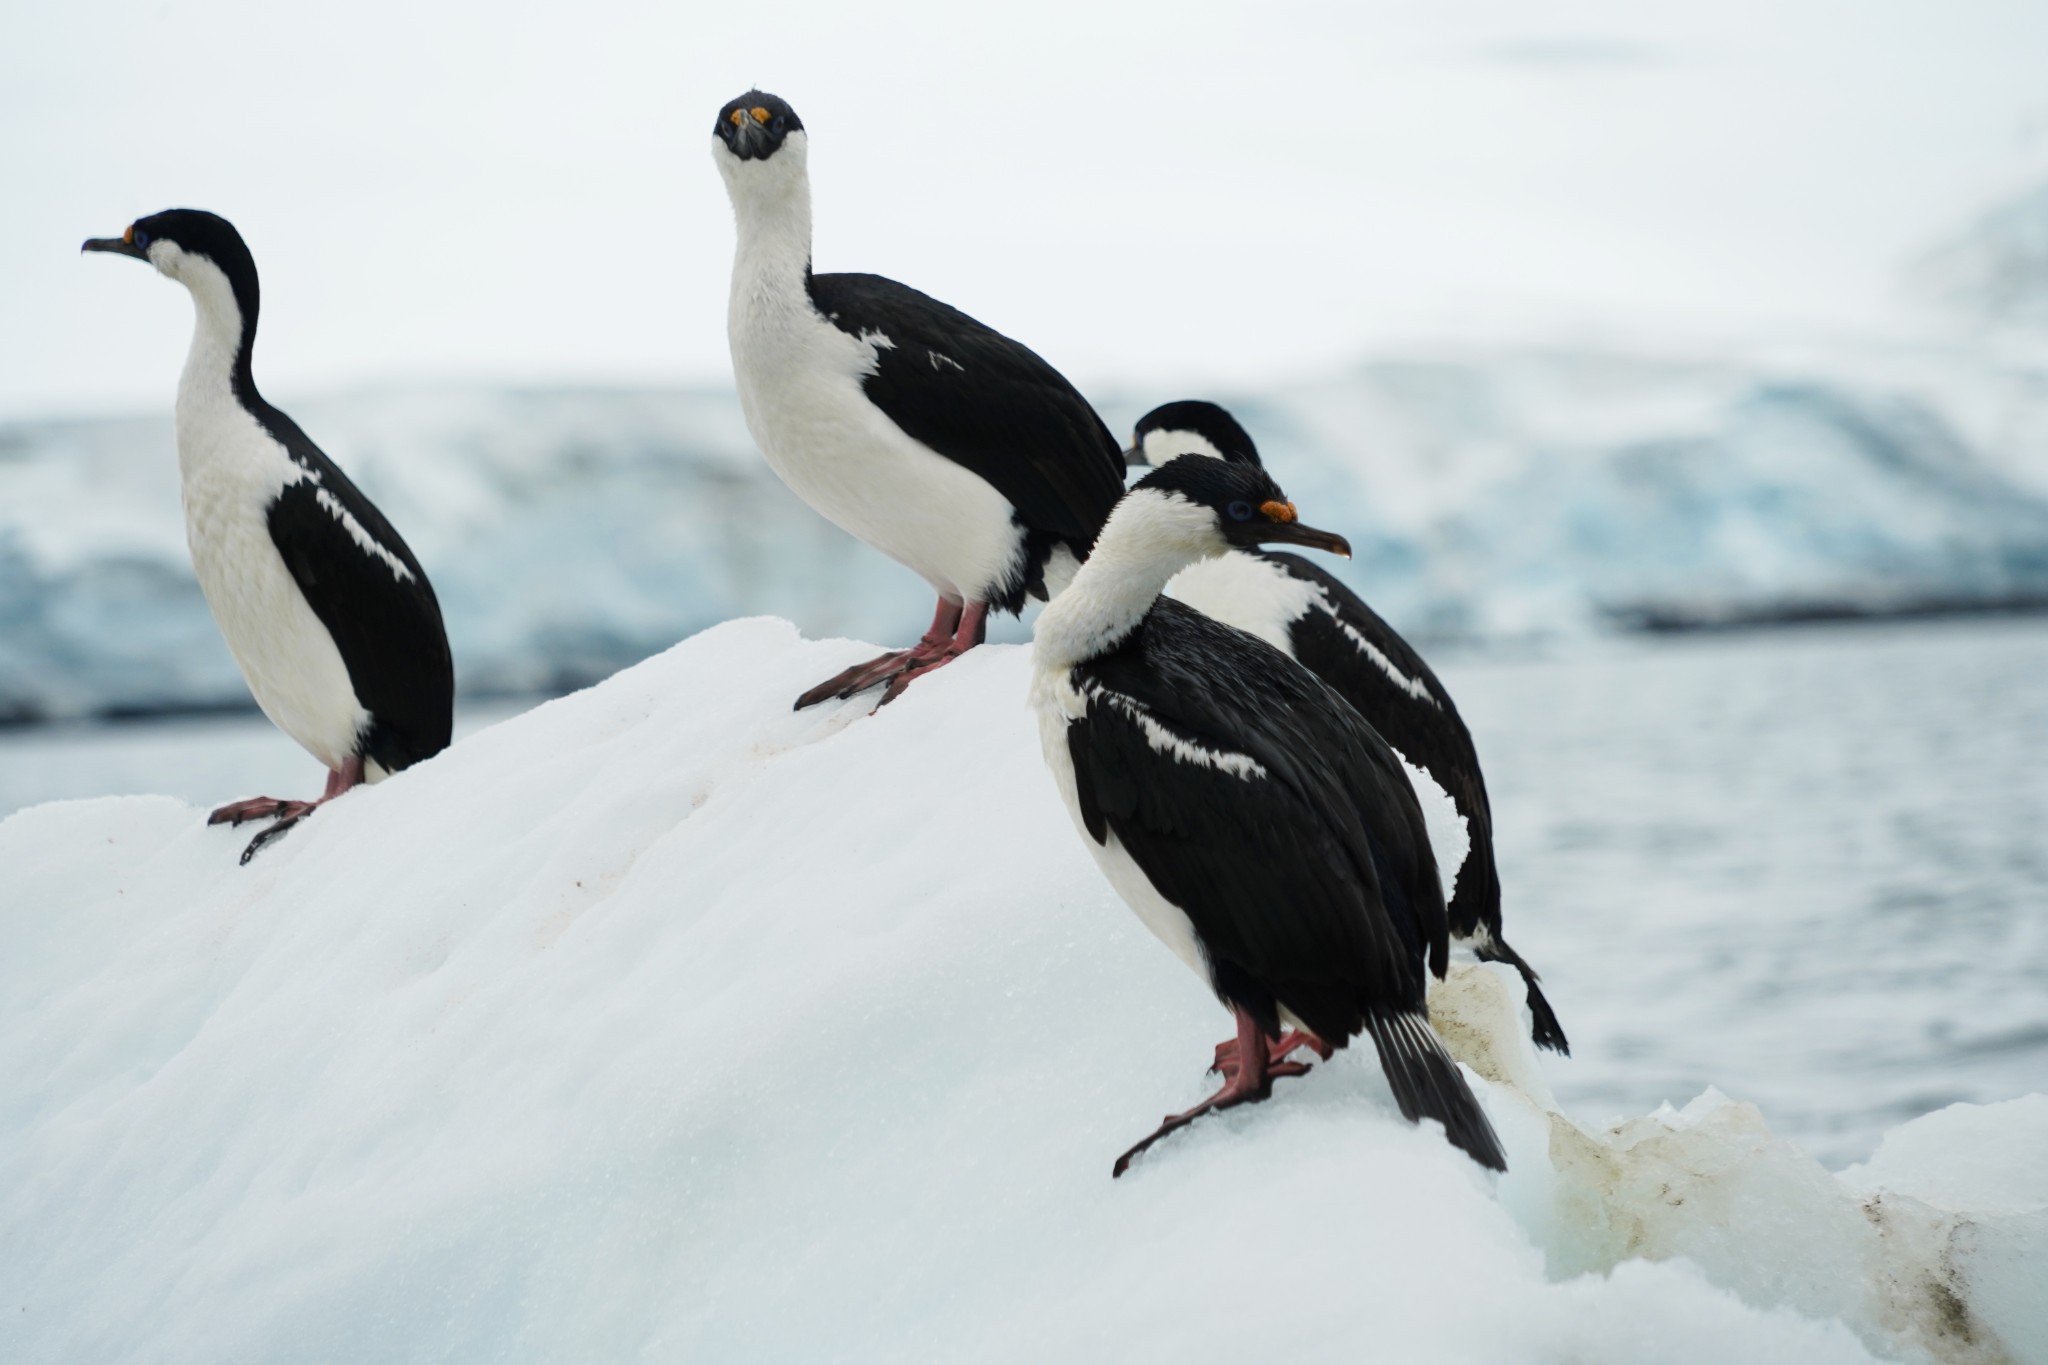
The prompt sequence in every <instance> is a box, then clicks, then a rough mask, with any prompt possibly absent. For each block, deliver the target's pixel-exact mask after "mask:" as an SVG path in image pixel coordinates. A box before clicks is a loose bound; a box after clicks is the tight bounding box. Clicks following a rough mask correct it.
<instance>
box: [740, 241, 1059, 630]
mask: <svg viewBox="0 0 2048 1365" xmlns="http://www.w3.org/2000/svg"><path fill="white" fill-rule="evenodd" d="M747 273H748V272H747V265H746V262H745V260H744V259H742V261H741V262H740V264H739V265H738V266H736V267H735V270H734V275H733V293H732V305H731V311H730V314H729V316H728V328H727V330H728V333H729V339H730V341H731V344H732V358H733V375H734V378H735V379H736V380H737V382H738V386H739V394H740V407H741V409H742V410H743V411H744V412H745V414H746V419H747V430H748V431H749V432H751V433H752V434H753V437H754V440H755V442H756V443H757V444H758V445H759V446H760V447H761V452H762V454H764V455H766V456H767V458H768V464H769V467H770V468H772V469H773V470H774V471H775V473H776V475H777V476H778V477H780V478H781V479H782V481H783V482H784V483H786V484H788V485H789V487H790V488H791V490H793V491H794V492H795V493H796V495H797V496H798V497H800V498H802V499H803V500H804V501H805V502H807V503H809V504H810V505H811V506H812V507H813V508H815V509H816V510H817V511H818V512H819V513H820V514H821V515H823V516H824V517H826V518H827V519H828V520H830V521H831V522H832V523H833V524H835V525H837V526H838V527H840V529H842V530H844V531H847V532H848V533H850V534H852V535H854V536H857V537H859V538H860V539H861V540H864V541H866V542H867V543H868V544H870V545H872V546H874V547H875V548H876V549H878V550H880V551H881V552H882V553H883V554H886V555H888V556H889V557H890V558H892V559H894V560H896V561H897V562H899V563H901V564H904V565H906V566H907V567H909V568H911V569H912V570H914V571H916V572H917V573H918V574H920V575H922V576H923V577H924V579H925V580H926V581H927V582H929V583H930V584H931V585H932V587H933V588H934V589H936V590H937V591H938V592H939V593H940V594H941V595H943V596H946V597H948V598H952V599H955V600H967V599H979V598H982V597H985V596H987V595H988V594H989V593H990V592H991V591H992V590H993V589H994V588H995V587H996V586H997V585H1001V584H1004V583H1006V582H1008V581H1009V580H1010V579H1011V577H1012V576H1013V575H1014V574H1015V573H1016V572H1018V569H1019V565H1020V561H1021V558H1022V554H1023V543H1024V542H1023V533H1022V531H1021V530H1020V529H1019V528H1018V526H1017V525H1016V523H1015V521H1014V520H1013V518H1012V515H1011V513H1012V511H1013V508H1012V506H1011V504H1010V501H1009V499H1007V498H1005V497H1004V496H1003V495H1002V494H1001V493H998V492H997V491H996V490H995V489H994V487H992V486H991V485H990V484H989V483H988V482H987V481H986V480H984V479H982V478H981V477H980V476H978V475H976V474H973V473H970V472H969V471H968V470H967V469H965V468H963V467H962V466H960V465H958V464H955V463H954V462H953V461H951V460H949V459H947V458H945V457H944V456H943V455H940V454H938V453H937V452H935V451H933V450H932V449H931V448H930V447H928V446H926V445H924V444H922V443H921V442H918V441H915V440H912V439H911V438H910V437H909V436H907V435H905V434H904V432H903V430H902V429H901V428H900V427H898V426H897V425H896V424H895V423H894V422H891V421H890V420H889V419H888V418H887V417H886V416H884V415H883V414H882V412H881V410H880V409H879V408H877V407H875V405H874V404H873V403H871V402H869V401H868V399H867V396H866V395H865V394H864V393H863V392H862V391H861V381H862V379H864V378H865V377H866V376H868V375H870V374H872V373H873V372H874V369H875V357H876V354H877V352H878V351H879V350H881V349H886V348H887V347H888V346H890V345H891V343H890V341H889V339H888V338H887V337H886V336H883V335H881V334H879V333H870V334H868V335H866V336H864V337H853V336H849V335H848V334H847V333H845V332H842V331H840V330H839V329H838V328H837V327H835V326H833V325H832V324H831V323H830V322H827V321H826V320H825V319H824V318H822V317H820V316H819V315H818V313H817V311H816V310H815V309H814V308H813V307H812V306H811V304H810V300H809V297H808V295H804V294H802V293H801V291H800V290H799V291H798V292H797V296H796V297H789V296H788V294H789V291H788V290H786V289H778V288H774V287H770V286H769V285H767V284H765V283H764V282H763V281H761V280H759V279H749V278H747Z"/></svg>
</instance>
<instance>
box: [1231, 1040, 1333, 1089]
mask: <svg viewBox="0 0 2048 1365" xmlns="http://www.w3.org/2000/svg"><path fill="white" fill-rule="evenodd" d="M1237 1046H1238V1044H1237V1039H1235V1038H1226V1039H1224V1040H1223V1041H1222V1042H1220V1043H1218V1044H1216V1061H1215V1062H1214V1064H1213V1065H1211V1066H1210V1068H1209V1070H1211V1071H1213V1072H1215V1073H1216V1074H1217V1075H1219V1076H1223V1077H1225V1078H1226V1079H1227V1078H1228V1077H1229V1076H1231V1075H1232V1074H1233V1073H1234V1072H1235V1071H1236V1070H1237ZM1302 1048H1308V1049H1309V1050H1310V1051H1312V1052H1314V1053H1315V1054H1316V1056H1318V1057H1320V1058H1322V1059H1323V1060H1324V1061H1326V1062H1327V1061H1329V1060H1330V1058H1332V1057H1334V1056H1336V1055H1337V1049H1335V1048H1333V1047H1331V1046H1330V1045H1329V1044H1328V1043H1326V1042H1324V1041H1323V1040H1322V1039H1320V1038H1318V1037H1316V1036H1315V1035H1314V1034H1313V1033H1303V1032H1302V1031H1301V1030H1300V1029H1288V1030H1287V1031H1286V1032H1285V1033H1283V1034H1281V1035H1280V1036H1279V1037H1278V1038H1277V1039H1275V1040H1273V1041H1272V1042H1271V1043H1270V1044H1268V1045H1267V1048H1266V1065H1267V1066H1268V1068H1271V1067H1276V1066H1279V1065H1281V1064H1282V1063H1287V1064H1288V1065H1293V1064H1292V1063H1288V1062H1287V1058H1288V1057H1289V1056H1290V1055H1292V1054H1293V1053H1295V1052H1298V1051H1300V1050H1301V1049H1302ZM1306 1069H1307V1068H1306V1067H1304V1068H1303V1070H1306Z"/></svg>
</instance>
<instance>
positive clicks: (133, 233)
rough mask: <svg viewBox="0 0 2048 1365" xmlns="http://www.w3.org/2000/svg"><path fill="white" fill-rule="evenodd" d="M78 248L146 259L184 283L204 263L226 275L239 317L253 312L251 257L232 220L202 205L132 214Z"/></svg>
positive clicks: (251, 317)
mask: <svg viewBox="0 0 2048 1365" xmlns="http://www.w3.org/2000/svg"><path fill="white" fill-rule="evenodd" d="M80 250H82V251H107V252H112V253H114V254H115V255H119V256H133V257H135V258H136V259H137V260H139V261H148V262H149V263H150V264H151V265H153V266H155V267H156V268H157V269H158V270H160V271H162V272H163V273H164V274H166V275H169V276H170V277H171V278H172V279H174V280H178V281H179V282H181V283H183V284H185V285H186V286H187V287H194V286H196V285H197V283H198V280H197V276H198V274H200V273H202V272H203V271H204V269H205V267H207V266H211V267H213V268H214V269H217V270H218V271H219V272H220V273H221V274H222V275H224V276H226V277H227V282H228V284H229V286H230V287H231V288H232V289H233V290H234V296H235V304H236V306H237V307H238V308H240V309H241V312H242V317H243V320H244V322H245V323H252V322H254V321H255V318H256V301H257V290H256V258H255V257H254V256H251V255H250V254H249V247H248V245H247V244H246V243H244V242H243V241H242V234H241V233H239V232H237V231H235V225H234V224H233V223H230V222H229V221H228V220H227V219H225V218H223V217H221V216H220V215H219V214H217V213H208V212H207V211H206V210H204V209H165V210H164V211H163V212H162V213H152V214H150V215H149V217H147V218H137V219H136V220H135V221H134V222H132V223H130V224H129V225H128V230H127V231H125V232H123V233H122V234H121V235H120V236H119V237H94V238H92V239H91V240H89V241H88V242H86V244H85V245H84V246H83V247H81V248H80Z"/></svg>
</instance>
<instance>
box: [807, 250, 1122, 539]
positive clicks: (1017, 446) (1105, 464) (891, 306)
mask: <svg viewBox="0 0 2048 1365" xmlns="http://www.w3.org/2000/svg"><path fill="white" fill-rule="evenodd" d="M808 285H809V288H810V295H811V302H812V304H813V305H814V306H815V307H816V308H817V310H818V311H819V312H820V313H822V314H824V315H825V317H827V318H828V319H830V320H831V322H832V323H833V325H834V326H836V327H838V328H839V329H840V330H841V331H844V332H848V333H851V334H853V335H856V336H858V335H860V334H862V333H869V332H874V333H880V334H881V335H882V336H886V337H887V338H888V339H889V344H888V345H887V346H879V345H878V346H877V347H876V357H875V359H876V370H875V373H874V374H872V375H870V376H868V378H867V379H866V381H865V382H864V391H865V392H866V394H867V396H868V397H869V399H871V400H872V401H873V402H874V404H875V406H876V407H878V408H880V409H881V410H882V411H883V412H884V413H886V414H887V415H888V417H889V420H890V421H892V422H894V423H895V424H896V425H897V426H899V427H901V428H902V429H903V431H904V432H905V434H907V435H909V436H910V437H911V438H913V439H914V440H917V441H921V442H923V443H924V444H925V445H927V446H930V447H931V448H932V449H933V450H935V451H937V452H938V453H939V454H941V455H943V456H945V457H946V458H947V459H949V460H952V461H954V462H955V463H957V464H960V465H962V466H964V467H965V468H967V469H969V470H972V471H973V472H974V473H976V474H978V475H980V476H981V477H982V478H984V479H986V480H987V481H988V482H989V483H990V484H991V485H993V486H994V487H995V490H996V491H997V492H999V493H1001V494H1002V495H1003V496H1004V497H1005V498H1008V499H1009V500H1010V504H1011V505H1012V506H1013V507H1015V508H1016V509H1017V517H1018V519H1019V520H1020V521H1021V522H1022V523H1023V524H1024V526H1025V527H1026V528H1027V529H1029V530H1033V531H1037V532H1040V533H1042V534H1045V535H1050V536H1052V537H1054V538H1056V539H1058V540H1061V541H1064V542H1066V543H1067V544H1068V545H1069V546H1071V547H1072V549H1073V551H1074V553H1075V554H1076V555H1079V556H1082V557H1084V558H1085V557H1086V555H1087V553H1088V551H1089V550H1090V549H1092V548H1093V547H1094V544H1095V533H1096V532H1098V531H1100V530H1101V529H1102V523H1103V522H1104V521H1105V520H1107V519H1108V517H1109V509H1110V508H1112V507H1114V506H1115V505H1116V500H1117V499H1118V498H1120V497H1122V496H1123V492H1124V459H1123V450H1122V447H1121V446H1119V445H1118V444H1117V441H1116V438H1115V437H1113V436H1111V435H1110V434H1109V428H1108V427H1106V426H1104V425H1103V423H1102V419H1101V418H1100V417H1098V416H1096V413H1095V409H1094V408H1092V407H1090V406H1088V400H1087V399H1085V398H1083V397H1082V396H1081V395H1080V393H1079V392H1078V391H1077V390H1076V389H1075V388H1074V386H1073V385H1072V384H1069V383H1068V382H1067V381H1066V378H1065V377H1064V376H1062V375H1061V374H1060V372H1059V371H1058V370H1055V369H1054V368H1053V367H1052V366H1050V365H1048V364H1046V363H1045V361H1044V360H1042V359H1040V358H1039V357H1038V355H1037V354H1035V353H1034V352H1032V351H1030V350H1029V349H1027V348H1025V347H1023V346H1021V345H1019V344H1018V343H1016V342H1014V341H1012V340H1010V339H1009V338H1008V337H1006V336H1004V335H1003V334H1002V333H1000V332H997V331H995V330H993V329H991V328H989V327H985V326H983V325H982V324H981V323H979V322H976V321H975V320H974V319H973V318H971V317H969V316H967V314H965V313H963V312H961V311H960V310H959V309H957V308H952V307H949V306H947V305H946V304H943V303H940V302H939V301H938V300H937V299H934V298H931V297H929V296H927V295H924V294H920V293H919V292H918V291H917V290H915V289H912V288H910V287H909V286H907V285H902V284H898V283H896V281H894V280H888V279H884V278H882V277H881V276H879V275H813V276H811V277H810V279H809V281H808Z"/></svg>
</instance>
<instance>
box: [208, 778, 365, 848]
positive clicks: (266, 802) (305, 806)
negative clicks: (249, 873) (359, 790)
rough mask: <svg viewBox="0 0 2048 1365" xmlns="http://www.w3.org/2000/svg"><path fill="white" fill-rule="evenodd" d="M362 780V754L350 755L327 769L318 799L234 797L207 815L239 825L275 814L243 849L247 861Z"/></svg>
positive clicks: (214, 820) (212, 819) (211, 821)
mask: <svg viewBox="0 0 2048 1365" xmlns="http://www.w3.org/2000/svg"><path fill="white" fill-rule="evenodd" d="M362 780H363V760H362V758H361V757H360V756H358V757H354V758H351V759H349V761H348V762H346V763H344V764H342V765H341V767H340V768H339V769H338V770H337V769H329V770H328V773H327V790H326V791H324V792H322V793H321V794H320V799H319V800H318V801H280V800H278V799H277V798H276V797H274V796H257V797H252V798H250V799H249V800H247V801H235V802H231V803H230V804H228V805H225V806H222V807H221V808H220V809H219V810H216V811H215V812H214V813H213V814H211V815H209V816H207V817H206V823H207V824H209V825H239V824H241V823H242V822H243V821H244V820H268V819H271V818H273V817H275V818H276V820H277V823H276V824H274V825H272V826H271V827H270V828H269V829H266V830H264V831H263V832H262V833H260V834H258V835H257V836H256V837H255V838H254V839H251V840H250V841H249V847H248V848H246V849H244V850H242V863H243V865H244V866H247V865H248V862H249V860H250V859H251V858H253V857H255V856H256V854H257V852H258V851H259V850H261V849H262V848H263V846H264V845H265V844H268V843H270V842H272V841H273V840H276V839H281V838H283V837H284V835H285V833H286V831H288V830H290V829H291V827H292V826H293V825H296V824H298V823H299V821H301V820H303V819H305V818H306V817H307V816H309V815H311V814H312V813H313V812H314V811H316V810H318V809H319V808H320V807H322V806H324V805H326V804H327V803H328V802H329V801H332V800H333V799H334V798H335V797H337V796H339V795H341V794H342V793H343V792H345V791H347V790H348V789H349V788H351V787H354V786H358V785H360V784H361V782H362Z"/></svg>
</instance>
